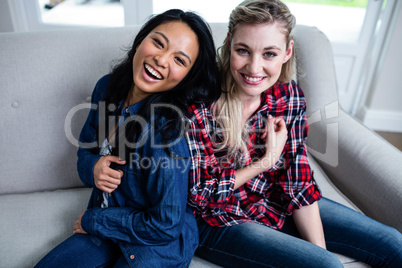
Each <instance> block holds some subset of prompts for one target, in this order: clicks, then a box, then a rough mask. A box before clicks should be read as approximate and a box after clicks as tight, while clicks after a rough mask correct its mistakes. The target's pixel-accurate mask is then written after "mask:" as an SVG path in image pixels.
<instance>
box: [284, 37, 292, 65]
mask: <svg viewBox="0 0 402 268" xmlns="http://www.w3.org/2000/svg"><path fill="white" fill-rule="evenodd" d="M293 44H294V41H293V40H290V42H289V46H288V48H287V49H286V54H285V58H283V63H285V62H287V61H288V60H289V59H290V57H292V53H293Z"/></svg>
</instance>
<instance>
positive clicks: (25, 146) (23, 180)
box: [0, 24, 337, 194]
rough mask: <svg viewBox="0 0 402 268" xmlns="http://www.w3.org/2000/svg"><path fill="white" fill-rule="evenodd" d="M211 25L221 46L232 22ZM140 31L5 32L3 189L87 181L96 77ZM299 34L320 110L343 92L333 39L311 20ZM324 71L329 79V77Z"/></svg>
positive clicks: (310, 94) (1, 46) (1, 63)
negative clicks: (83, 135)
mask: <svg viewBox="0 0 402 268" xmlns="http://www.w3.org/2000/svg"><path fill="white" fill-rule="evenodd" d="M211 28H212V31H213V36H214V38H215V43H216V44H217V47H218V46H220V45H221V44H222V41H223V39H224V37H225V36H226V31H227V26H226V25H225V24H211ZM138 30H139V27H137V26H132V27H123V28H101V29H75V30H62V31H44V32H24V33H2V34H0V70H1V72H2V78H1V79H0V96H1V97H0V111H1V115H2V118H1V119H0V126H1V132H0V148H1V154H0V156H1V159H0V160H1V164H0V194H10V193H26V192H35V191H45V190H55V189H65V188H73V187H82V183H81V181H80V180H79V178H78V175H77V171H76V161H77V158H76V151H77V147H76V146H75V145H74V144H73V143H74V140H77V139H78V135H79V132H80V130H81V127H82V125H83V123H84V121H85V119H86V116H87V113H88V109H81V106H83V104H85V103H86V104H88V102H89V101H90V96H91V93H92V90H93V87H94V85H95V83H96V81H97V80H98V79H99V78H100V77H102V76H103V75H104V74H106V73H108V72H109V70H110V67H111V65H112V64H113V63H115V61H116V60H118V59H121V57H123V56H124V54H125V51H124V49H125V48H128V47H130V46H131V44H132V41H133V39H134V36H135V35H136V33H137V32H138ZM295 39H296V43H297V44H298V47H300V48H302V49H300V50H301V51H297V55H298V68H302V69H303V70H302V71H299V76H298V81H299V82H300V84H301V86H302V88H303V89H304V91H305V93H306V96H307V100H308V105H309V107H310V108H309V109H310V110H312V111H317V110H319V109H321V108H323V107H324V106H325V104H327V103H329V102H331V100H332V99H337V95H336V89H335V87H336V84H335V82H334V81H332V80H334V79H335V78H334V74H333V73H332V72H333V60H332V54H331V51H329V52H328V46H329V42H328V40H327V39H326V38H325V37H324V35H322V34H321V33H320V32H319V31H317V30H316V29H314V28H311V27H305V26H297V29H296V32H295ZM317 44H318V45H317ZM328 53H330V54H328ZM316 62H318V63H316ZM311 63H314V64H311ZM331 68H332V69H331ZM317 70H318V71H319V72H318V74H316V73H315V72H316V71H317ZM324 70H325V71H324ZM323 72H324V73H325V72H327V73H328V75H327V76H328V77H329V78H328V77H321V76H320V74H322V73H323ZM317 76H319V77H317ZM328 79H329V80H330V81H328ZM331 79H332V80H331ZM75 110H77V111H76V112H74V111H75ZM66 119H67V120H66ZM70 122H71V126H70V124H69V123H70ZM66 123H67V126H65V124H66ZM71 141H73V142H71Z"/></svg>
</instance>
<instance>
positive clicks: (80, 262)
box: [35, 234, 122, 268]
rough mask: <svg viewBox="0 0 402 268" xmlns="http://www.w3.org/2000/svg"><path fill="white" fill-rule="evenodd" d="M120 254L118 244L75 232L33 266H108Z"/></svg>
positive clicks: (57, 267)
mask: <svg viewBox="0 0 402 268" xmlns="http://www.w3.org/2000/svg"><path fill="white" fill-rule="evenodd" d="M121 255H122V253H121V251H120V248H119V246H118V244H116V243H114V242H112V241H111V240H108V239H101V238H98V237H96V236H92V235H84V234H75V235H73V236H71V237H70V238H68V239H67V240H65V241H64V242H62V243H61V244H59V245H58V246H57V247H55V248H54V249H53V250H52V251H50V252H49V253H48V254H47V255H46V256H45V257H44V258H43V259H42V260H41V261H40V262H39V263H38V264H37V265H36V266H35V267H49V268H51V267H55V268H59V267H108V266H110V265H112V264H113V263H114V262H116V260H117V259H118V258H119V257H120V256H121Z"/></svg>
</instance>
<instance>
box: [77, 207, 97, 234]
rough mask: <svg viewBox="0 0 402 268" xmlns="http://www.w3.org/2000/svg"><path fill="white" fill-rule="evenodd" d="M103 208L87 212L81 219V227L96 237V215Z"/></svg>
mask: <svg viewBox="0 0 402 268" xmlns="http://www.w3.org/2000/svg"><path fill="white" fill-rule="evenodd" d="M99 209H101V208H91V209H88V210H87V211H85V213H84V215H82V218H81V227H82V229H84V231H85V232H87V233H88V234H92V235H96V231H95V213H96V212H97V211H98V210H99Z"/></svg>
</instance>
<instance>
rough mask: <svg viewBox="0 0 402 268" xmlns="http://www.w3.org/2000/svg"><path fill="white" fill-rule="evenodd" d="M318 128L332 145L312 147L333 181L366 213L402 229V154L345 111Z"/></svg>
mask: <svg viewBox="0 0 402 268" xmlns="http://www.w3.org/2000/svg"><path fill="white" fill-rule="evenodd" d="M329 125H332V126H333V127H334V128H333V129H331V130H330V129H328V126H329ZM336 128H337V133H336ZM314 131H315V132H316V133H315V136H316V135H321V137H327V140H326V144H330V145H331V146H329V147H328V145H327V146H326V147H327V149H328V148H331V151H327V152H325V154H322V153H317V151H315V150H314V149H312V150H310V153H311V154H312V155H313V156H314V157H315V158H316V160H317V162H318V163H319V164H320V165H321V167H322V168H323V169H324V170H325V172H326V173H327V175H328V176H329V178H330V179H331V181H332V182H333V183H334V184H335V185H336V186H337V187H338V188H339V189H340V190H341V191H342V192H343V193H344V194H345V195H346V196H347V197H348V198H349V199H350V200H351V201H352V202H353V203H354V204H355V205H357V206H358V207H359V208H360V209H361V210H362V211H363V212H364V213H365V214H366V215H368V216H369V217H372V218H374V219H376V220H378V221H380V222H382V223H385V224H387V225H390V226H392V227H395V228H396V229H398V230H399V231H400V232H402V214H401V213H400V212H401V208H402V153H401V152H400V151H399V150H398V149H396V148H395V147H394V146H392V145H391V144H389V143H388V142H387V141H385V140H384V139H383V138H382V137H380V136H379V135H378V134H376V133H375V132H373V131H371V130H370V129H368V128H366V127H365V126H363V125H362V124H361V123H360V122H359V121H357V120H356V119H355V118H353V117H352V116H350V115H349V114H347V113H346V112H344V111H342V110H340V111H339V115H338V117H337V118H336V120H335V121H334V122H332V123H331V124H317V125H314ZM329 131H331V133H327V132H329ZM336 145H337V146H336Z"/></svg>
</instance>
